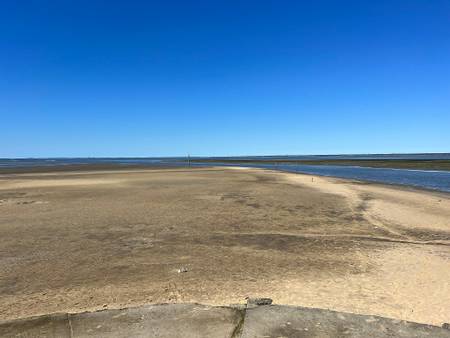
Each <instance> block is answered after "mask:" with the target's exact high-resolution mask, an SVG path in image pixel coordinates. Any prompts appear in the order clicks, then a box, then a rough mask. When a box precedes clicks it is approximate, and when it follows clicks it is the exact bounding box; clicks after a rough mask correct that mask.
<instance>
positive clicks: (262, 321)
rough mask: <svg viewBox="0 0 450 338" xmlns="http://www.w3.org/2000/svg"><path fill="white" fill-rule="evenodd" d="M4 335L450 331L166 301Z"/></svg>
mask: <svg viewBox="0 0 450 338" xmlns="http://www.w3.org/2000/svg"><path fill="white" fill-rule="evenodd" d="M250 303H251V302H250ZM252 304H253V303H252ZM0 337H6V338H10V337H45V338H47V337H49V338H53V337H58V338H65V337H68V338H91V337H96V338H97V337H99V338H102V337H108V338H118V337H127V338H128V337H140V338H143V337H183V338H194V337H195V338H197V337H198V338H202V337H208V338H216V337H218V338H222V337H224V338H225V337H226V338H254V337H258V338H260V337H266V338H269V337H273V338H280V337H283V338H296V337H302V338H336V337H339V338H347V337H349V338H363V337H364V338H366V337H374V338H387V337H390V338H392V337H398V338H406V337H408V338H419V337H420V338H422V337H428V338H431V337H433V338H450V330H448V329H445V328H440V327H437V326H432V325H424V324H417V323H411V322H405V321H400V320H394V319H389V318H382V317H375V316H363V315H355V314H350V313H342V312H335V311H329V310H321V309H311V308H303V307H290V306H279V305H262V306H254V307H249V308H247V309H242V308H241V309H237V308H233V307H213V306H206V305H199V304H165V305H146V306H141V307H137V308H128V309H120V310H104V311H97V312H85V313H78V314H54V315H46V316H41V317H33V318H27V319H19V320H14V321H9V322H3V323H1V322H0Z"/></svg>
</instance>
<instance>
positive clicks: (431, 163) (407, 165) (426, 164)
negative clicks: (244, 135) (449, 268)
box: [191, 159, 450, 171]
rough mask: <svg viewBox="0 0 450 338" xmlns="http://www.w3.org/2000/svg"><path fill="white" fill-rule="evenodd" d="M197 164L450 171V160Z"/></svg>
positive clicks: (224, 160)
mask: <svg viewBox="0 0 450 338" xmlns="http://www.w3.org/2000/svg"><path fill="white" fill-rule="evenodd" d="M191 162H196V163H227V164H230V163H235V164H273V165H276V164H279V165H282V164H299V165H345V166H360V167H371V168H393V169H417V170H447V171H450V160H403V159H401V160H397V159H389V160H372V159H358V160H329V159H327V160H290V159H277V160H273V159H271V160H267V159H264V160H255V159H191Z"/></svg>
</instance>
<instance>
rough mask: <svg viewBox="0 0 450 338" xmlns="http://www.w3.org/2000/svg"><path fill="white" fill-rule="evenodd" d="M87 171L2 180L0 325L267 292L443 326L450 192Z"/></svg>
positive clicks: (313, 180) (449, 270)
mask: <svg viewBox="0 0 450 338" xmlns="http://www.w3.org/2000/svg"><path fill="white" fill-rule="evenodd" d="M84 169H86V168H84ZM97 169H98V170H95V171H94V170H91V171H90V170H78V171H64V172H54V173H49V172H47V173H39V172H34V173H33V172H29V173H21V174H13V173H3V174H0V320H4V319H13V318H19V317H26V316H32V315H39V314H45V313H53V312H81V311H86V310H95V309H101V308H120V307H125V306H136V305H140V304H144V303H165V302H169V303H171V302H200V303H206V304H214V305H221V304H230V303H242V302H244V298H245V297H246V296H269V297H271V298H273V300H274V302H275V303H280V304H291V305H301V306H311V307H320V308H328V309H333V310H340V311H347V312H354V313H360V314H372V315H380V316H386V317H393V318H398V319H406V320H411V321H416V322H421V323H429V324H438V325H440V324H442V323H443V322H449V321H450V318H449V316H450V283H449V281H450V194H443V193H434V192H426V191H420V190H414V189H404V188H403V189H402V188H398V187H391V186H383V185H377V184H368V183H362V182H354V181H345V180H341V179H332V178H320V177H316V176H314V177H313V176H309V175H300V174H291V173H278V172H273V171H264V170H260V169H245V168H244V169H242V168H239V169H238V168H193V169H187V168H170V169H163V168H154V169H151V170H150V169H145V168H135V169H132V168H121V169H120V170H109V169H112V168H97ZM180 268H186V269H187V272H184V273H179V272H178V269H180Z"/></svg>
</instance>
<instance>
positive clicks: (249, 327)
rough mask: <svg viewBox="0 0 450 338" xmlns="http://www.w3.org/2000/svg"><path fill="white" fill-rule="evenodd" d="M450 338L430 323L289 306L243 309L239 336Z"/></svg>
mask: <svg viewBox="0 0 450 338" xmlns="http://www.w3.org/2000/svg"><path fill="white" fill-rule="evenodd" d="M256 337H258V338H260V337H267V338H269V337H274V338H278V337H283V338H294V337H302V338H336V337H339V338H347V337H349V338H350V337H351V338H367V337H371V338H387V337H389V338H392V337H398V338H403V337H404V338H419V337H420V338H422V337H428V338H431V337H433V338H441V337H442V338H444V337H445V338H449V337H450V330H446V329H443V328H440V327H436V326H432V325H424V324H417V323H411V322H406V321H400V320H394V319H388V318H382V317H376V316H363V315H356V314H350V313H342V312H335V311H329V310H322V309H312V308H303V307H289V306H277V305H271V306H260V307H255V308H249V309H247V311H246V315H245V320H244V325H243V332H242V338H256Z"/></svg>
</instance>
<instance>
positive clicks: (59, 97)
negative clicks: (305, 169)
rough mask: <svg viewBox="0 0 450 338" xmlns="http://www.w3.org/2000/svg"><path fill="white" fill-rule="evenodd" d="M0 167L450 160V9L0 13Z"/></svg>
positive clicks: (19, 6)
mask: <svg viewBox="0 0 450 338" xmlns="http://www.w3.org/2000/svg"><path fill="white" fill-rule="evenodd" d="M0 118H1V119H0V121H1V125H0V144H1V147H0V157H29V156H30V157H48V156H55V157H58V156H176V155H185V154H186V153H191V154H193V155H223V156H226V155H246V154H249V155H250V154H251V155H264V154H334V153H384V152H387V153H391V152H449V151H450V2H449V1H447V0H442V1H440V0H433V1H424V0H420V1H418V0H405V1H398V0H397V1H396V0H391V1H382V0H381V1H345V0H340V1H337V0H336V1H331V0H328V1H325V0H318V1H264V0H258V1H245V0H244V1H242V0H240V1H230V0H227V1H225V0H224V1H219V0H217V1H216V0H208V1H131V0H128V1H93V0H90V1H83V0H77V1H69V0H61V1H56V0H55V1H49V0H40V1H32V0H30V1H13V0H6V1H2V2H1V3H0Z"/></svg>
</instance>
